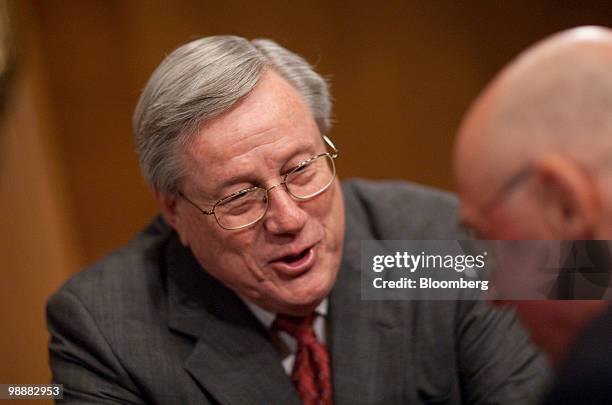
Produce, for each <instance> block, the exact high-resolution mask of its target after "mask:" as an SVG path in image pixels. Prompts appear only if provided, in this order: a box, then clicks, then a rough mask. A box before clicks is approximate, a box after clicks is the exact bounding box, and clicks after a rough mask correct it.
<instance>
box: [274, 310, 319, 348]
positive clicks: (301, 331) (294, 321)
mask: <svg viewBox="0 0 612 405" xmlns="http://www.w3.org/2000/svg"><path fill="white" fill-rule="evenodd" d="M312 320H313V315H312V314H310V315H308V316H291V315H284V314H278V315H277V316H276V319H275V320H274V324H273V326H274V327H275V328H276V329H278V330H280V331H283V332H286V333H288V334H290V335H291V336H293V337H294V338H295V339H296V340H297V341H298V342H301V341H303V340H304V339H306V338H307V337H308V336H310V335H314V330H313V327H312Z"/></svg>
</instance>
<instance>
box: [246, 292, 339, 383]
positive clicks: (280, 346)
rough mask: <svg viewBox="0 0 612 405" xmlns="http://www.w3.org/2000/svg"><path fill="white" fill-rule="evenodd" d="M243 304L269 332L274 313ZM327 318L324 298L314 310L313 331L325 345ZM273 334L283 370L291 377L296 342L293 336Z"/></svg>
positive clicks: (277, 332)
mask: <svg viewBox="0 0 612 405" xmlns="http://www.w3.org/2000/svg"><path fill="white" fill-rule="evenodd" d="M243 302H244V303H245V304H246V306H247V307H249V309H250V310H251V312H252V313H253V315H255V317H256V318H257V319H258V320H259V321H260V322H261V323H262V325H263V326H264V327H265V328H266V329H267V330H271V328H272V324H273V323H274V320H275V319H276V314H275V313H274V312H270V311H266V310H265V309H263V308H261V307H259V306H257V305H255V304H253V303H252V302H249V301H247V300H245V299H243ZM326 318H327V298H325V299H324V300H323V301H321V303H320V304H319V305H318V306H317V307H316V308H315V310H314V320H313V325H312V327H313V329H314V332H315V335H317V339H319V342H321V343H322V344H325V329H326V325H325V320H326ZM271 332H272V333H273V336H272V338H273V339H272V341H273V344H274V345H275V346H276V348H277V350H278V352H279V353H280V355H281V359H282V360H281V362H282V365H283V369H284V370H285V372H286V373H287V374H288V375H291V371H292V370H293V363H294V362H295V354H296V352H297V342H296V340H295V338H294V337H293V336H291V335H290V334H288V333H287V332H283V331H271Z"/></svg>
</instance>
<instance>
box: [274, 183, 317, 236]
mask: <svg viewBox="0 0 612 405" xmlns="http://www.w3.org/2000/svg"><path fill="white" fill-rule="evenodd" d="M268 199H269V201H268V212H267V213H266V216H265V218H264V226H265V228H266V230H267V231H268V232H270V233H272V234H276V235H280V234H296V233H298V232H299V231H301V230H302V228H303V227H304V225H305V224H306V218H307V214H306V212H304V210H303V209H302V208H300V206H299V205H298V201H296V200H295V199H294V198H293V197H292V196H291V195H290V194H289V193H288V192H287V190H286V189H285V187H283V186H282V185H279V186H278V187H274V188H272V189H271V190H269V191H268Z"/></svg>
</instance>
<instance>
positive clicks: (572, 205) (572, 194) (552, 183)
mask: <svg viewBox="0 0 612 405" xmlns="http://www.w3.org/2000/svg"><path fill="white" fill-rule="evenodd" d="M534 177H535V181H536V185H535V193H536V194H537V198H538V202H537V204H538V205H539V206H540V208H541V214H542V215H543V220H544V222H545V223H546V224H547V225H548V227H549V230H550V232H551V235H554V237H555V239H571V240H580V239H590V238H592V237H593V233H594V228H595V225H596V221H597V220H598V218H599V214H600V210H601V205H600V201H599V195H598V194H597V188H596V186H595V184H594V183H593V181H592V178H591V177H590V176H589V174H588V173H587V172H586V171H584V170H583V169H582V168H581V167H580V166H579V165H577V164H576V163H575V162H573V161H571V160H569V159H567V158H565V157H563V156H559V155H557V154H550V155H545V156H544V157H542V158H540V159H539V160H538V161H537V162H536V164H535V175H534Z"/></svg>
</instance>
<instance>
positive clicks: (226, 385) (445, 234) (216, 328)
mask: <svg viewBox="0 0 612 405" xmlns="http://www.w3.org/2000/svg"><path fill="white" fill-rule="evenodd" d="M330 114H331V102H330V96H329V91H328V86H327V83H326V82H325V80H323V79H322V78H321V77H320V76H319V75H318V74H317V73H315V72H314V71H313V70H312V68H311V67H310V66H309V65H308V63H307V62H306V61H304V59H302V58H301V57H299V56H298V55H296V54H294V53H292V52H290V51H288V50H286V49H284V48H282V47H280V46H279V45H278V44H276V43H274V42H272V41H270V40H254V41H248V40H245V39H243V38H238V37H233V36H216V37H208V38H203V39H199V40H196V41H193V42H191V43H188V44H186V45H184V46H182V47H180V48H178V49H177V50H175V51H174V52H173V53H171V54H170V55H169V56H168V57H167V58H166V59H165V60H164V61H163V63H162V64H161V65H160V66H159V67H158V68H157V70H156V71H155V72H154V74H153V75H152V77H151V79H150V80H149V83H148V84H147V86H146V88H145V90H144V91H143V93H142V96H141V98H140V101H139V103H138V106H137V108H136V111H135V114H134V131H135V138H136V144H137V149H138V154H139V157H140V163H141V167H142V172H143V175H144V177H145V179H146V180H147V182H148V183H149V184H150V185H151V187H152V189H153V191H154V193H155V197H156V200H157V202H158V204H159V207H160V211H161V217H160V218H158V219H157V220H156V221H154V223H153V224H152V225H150V226H149V227H148V228H146V229H145V230H144V231H143V232H141V233H140V234H139V235H137V236H136V237H135V238H134V239H133V240H132V241H131V242H130V243H129V244H128V245H127V246H126V247H123V248H122V249H120V250H118V251H116V252H115V253H113V254H111V255H110V256H108V257H107V258H105V259H103V260H101V261H100V262H98V263H96V264H94V265H93V266H91V267H90V268H88V269H86V270H84V271H82V272H81V273H80V274H78V275H76V276H75V277H73V278H72V279H71V280H70V281H68V282H67V283H66V285H64V286H63V287H62V288H61V289H60V291H59V292H58V293H57V294H55V295H54V296H53V297H52V298H51V299H50V301H49V304H48V324H49V330H50V332H51V336H52V339H51V342H50V357H51V367H52V371H53V379H54V381H55V382H57V383H62V384H64V396H65V399H68V400H69V401H70V402H75V403H159V404H173V403H176V404H191V403H207V404H208V403H210V404H216V403H220V404H298V403H304V404H332V403H334V402H335V403H336V404H374V403H388V404H400V403H450V404H459V403H474V404H476V403H500V404H506V403H507V404H510V403H512V404H514V403H529V402H531V401H532V400H533V399H534V398H536V397H537V396H538V393H539V391H540V388H541V386H542V382H543V381H544V379H545V376H546V366H545V365H544V364H543V363H542V359H541V357H540V356H539V355H538V354H537V353H536V352H534V350H533V349H532V348H531V346H530V345H529V342H528V339H527V338H526V336H525V335H524V333H523V331H522V330H521V328H520V326H519V325H518V324H517V322H515V319H514V316H513V314H512V313H510V312H498V311H497V310H494V309H491V308H490V307H488V306H487V305H486V304H485V303H484V302H481V301H476V302H475V301H438V302H433V301H419V302H411V301H403V302H389V301H365V300H362V299H361V284H360V275H361V265H360V253H361V252H360V247H361V241H362V240H368V239H455V238H458V237H460V234H459V233H458V231H457V230H456V229H455V225H454V224H455V217H454V213H455V212H454V210H455V200H454V198H453V197H452V196H450V195H448V194H445V193H441V192H437V191H433V190H430V189H426V188H423V187H418V186H414V185H409V184H405V183H399V182H394V183H392V182H387V183H373V182H366V181H361V180H355V181H351V182H345V183H344V184H342V185H341V184H340V182H339V181H338V179H337V176H336V167H335V165H336V160H337V158H338V157H339V154H340V151H339V148H337V147H336V146H335V145H334V143H333V142H332V141H331V139H330V138H329V136H328V134H329V130H330Z"/></svg>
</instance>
